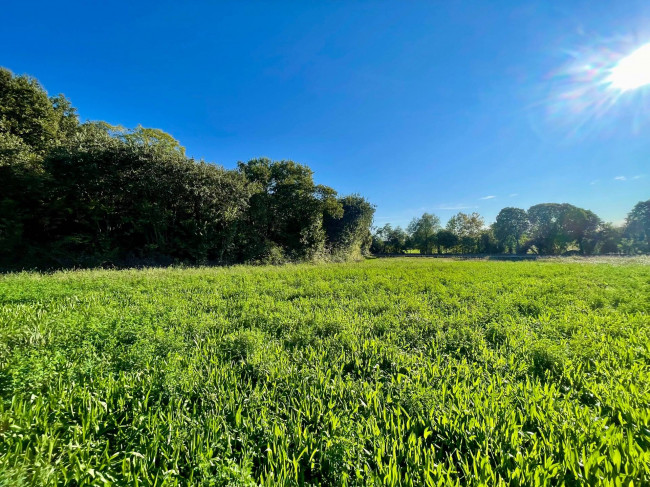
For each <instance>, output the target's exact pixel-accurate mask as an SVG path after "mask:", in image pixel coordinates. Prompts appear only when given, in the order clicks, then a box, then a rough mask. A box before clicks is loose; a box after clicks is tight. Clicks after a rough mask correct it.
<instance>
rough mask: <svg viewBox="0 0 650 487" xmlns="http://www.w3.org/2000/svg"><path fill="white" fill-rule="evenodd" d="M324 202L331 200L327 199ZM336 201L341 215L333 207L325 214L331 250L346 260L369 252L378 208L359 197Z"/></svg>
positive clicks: (328, 208) (327, 209) (329, 207)
mask: <svg viewBox="0 0 650 487" xmlns="http://www.w3.org/2000/svg"><path fill="white" fill-rule="evenodd" d="M324 201H329V200H328V199H327V198H324ZM335 201H336V203H337V204H338V205H339V206H338V207H339V208H340V209H341V212H338V211H337V208H335V207H333V206H327V205H325V212H324V214H323V226H324V228H325V234H326V236H327V244H328V246H329V248H330V251H331V252H332V253H333V254H334V255H335V256H337V257H339V258H342V259H349V258H355V257H359V256H360V255H363V254H366V253H368V252H369V251H370V245H371V243H372V236H371V234H370V227H371V225H372V217H373V215H374V213H375V207H374V206H373V205H371V204H370V203H369V202H368V201H367V200H366V199H365V198H363V197H362V196H360V195H357V194H353V195H349V196H344V197H342V198H339V199H338V200H335ZM330 203H331V201H330ZM339 215H340V216H339Z"/></svg>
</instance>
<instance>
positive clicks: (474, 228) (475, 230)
mask: <svg viewBox="0 0 650 487" xmlns="http://www.w3.org/2000/svg"><path fill="white" fill-rule="evenodd" d="M483 226H484V221H483V217H482V216H481V215H479V214H478V213H476V212H474V213H472V214H471V215H470V214H467V213H463V212H460V213H457V214H456V215H454V216H452V217H451V218H450V219H449V221H448V222H447V230H449V231H450V232H452V233H453V234H454V235H456V236H457V237H458V239H459V244H460V247H461V250H462V251H463V252H467V253H470V252H475V251H476V250H477V247H478V238H479V236H480V235H481V231H482V229H483Z"/></svg>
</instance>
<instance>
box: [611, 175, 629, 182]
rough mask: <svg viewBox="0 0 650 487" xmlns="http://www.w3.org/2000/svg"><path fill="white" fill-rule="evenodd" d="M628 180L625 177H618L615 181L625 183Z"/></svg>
mask: <svg viewBox="0 0 650 487" xmlns="http://www.w3.org/2000/svg"><path fill="white" fill-rule="evenodd" d="M626 179H627V178H626V177H625V176H616V177H615V178H614V181H625V180H626Z"/></svg>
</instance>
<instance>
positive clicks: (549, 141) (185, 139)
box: [0, 0, 650, 225]
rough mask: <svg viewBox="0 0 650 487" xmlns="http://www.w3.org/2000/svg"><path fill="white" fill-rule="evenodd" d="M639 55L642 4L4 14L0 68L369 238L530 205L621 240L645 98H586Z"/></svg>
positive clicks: (88, 7) (9, 9)
mask: <svg viewBox="0 0 650 487" xmlns="http://www.w3.org/2000/svg"><path fill="white" fill-rule="evenodd" d="M646 42H650V2H648V1H647V0H642V1H635V0H629V1H619V2H612V1H584V2H583V1H575V2H574V1H569V0H561V1H536V2H535V1H533V2H515V1H502V2H496V1H495V2H485V1H482V0H481V1H478V0H477V1H464V2H453V1H434V0H431V1H427V2H415V1H409V2H354V1H349V2H348V1H340V2H316V1H308V2H299V1H292V2H270V1H269V2H225V3H217V2H166V1H157V2H151V3H148V2H140V1H138V2H128V3H127V2H124V3H121V2H78V3H76V2H43V3H39V2H5V3H4V4H3V7H2V29H0V54H1V57H0V65H3V66H5V67H7V68H9V69H11V70H12V71H14V72H15V73H19V74H22V73H27V74H30V75H33V76H35V77H37V78H38V79H39V80H40V81H41V82H42V83H43V85H44V86H45V87H46V89H47V90H48V91H49V93H50V94H56V93H59V92H62V93H64V94H65V95H66V96H68V97H69V98H70V99H71V100H72V102H73V104H74V105H75V106H76V107H77V108H78V109H79V114H80V116H81V118H82V120H86V119H89V120H106V121H108V122H110V123H113V124H122V125H124V126H131V127H132V126H136V125H137V124H142V125H144V126H147V127H156V128H160V129H162V130H165V131H167V132H170V133H171V134H172V135H173V136H175V137H176V138H177V139H179V140H180V142H181V143H182V144H183V145H184V146H185V147H186V148H187V152H188V154H190V155H192V156H195V157H197V158H204V159H206V160H207V161H212V162H216V163H218V164H222V165H224V166H226V167H234V165H235V164H236V162H237V161H238V160H248V159H250V158H252V157H257V156H267V157H270V158H272V159H293V160H295V161H298V162H302V163H305V164H307V165H309V166H310V167H311V168H312V169H313V170H314V171H315V179H316V181H317V182H319V183H322V184H327V185H330V186H332V187H334V188H335V189H337V190H338V191H339V192H340V193H342V194H347V193H353V192H357V193H360V194H362V195H364V196H365V197H367V198H368V199H369V200H370V201H372V202H373V203H375V204H376V205H377V213H376V220H375V221H376V224H383V223H385V222H391V223H393V224H401V225H405V224H407V223H408V221H409V220H410V219H411V218H412V217H413V216H417V215H420V214H421V213H422V212H424V211H429V212H434V213H436V214H437V215H439V216H440V217H441V219H442V220H443V222H444V221H445V220H446V219H448V218H449V217H450V216H451V215H452V214H454V213H456V212H457V211H459V209H462V211H478V212H480V213H481V214H482V215H484V216H485V218H486V221H488V222H490V221H492V220H493V219H494V218H495V216H496V214H497V213H498V211H499V209H501V208H502V207H505V206H518V207H521V208H528V207H529V206H531V205H533V204H536V203H542V202H569V203H572V204H575V205H579V206H582V207H585V208H589V209H591V210H593V211H595V212H596V213H598V214H599V215H600V216H601V217H603V218H605V219H607V220H610V221H621V220H622V219H623V218H624V216H625V214H626V213H627V211H629V209H630V208H631V207H632V206H633V205H634V204H635V203H636V202H637V201H640V200H646V199H648V198H650V89H649V87H646V88H645V89H639V90H635V91H634V92H627V93H624V94H622V95H621V96H620V97H619V98H618V99H616V100H615V103H613V104H612V105H611V106H609V105H607V104H608V103H609V102H613V101H614V100H613V97H612V95H611V93H607V92H606V91H604V90H602V89H601V88H599V87H597V86H596V85H595V84H594V83H595V82H594V79H597V78H598V76H599V72H598V69H601V70H602V68H603V66H606V65H607V63H608V62H609V63H610V64H611V62H612V60H616V59H618V57H619V56H620V55H622V54H625V53H629V52H630V51H632V50H633V49H634V48H635V47H637V46H639V45H641V44H643V43H646ZM604 106H607V107H608V108H603V107H604ZM616 178H618V179H616ZM488 197H490V198H488ZM486 198H487V199H486Z"/></svg>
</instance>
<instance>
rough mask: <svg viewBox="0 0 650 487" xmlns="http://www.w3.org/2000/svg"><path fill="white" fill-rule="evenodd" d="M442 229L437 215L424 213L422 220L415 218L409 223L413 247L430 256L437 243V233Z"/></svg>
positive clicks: (408, 230) (408, 229)
mask: <svg viewBox="0 0 650 487" xmlns="http://www.w3.org/2000/svg"><path fill="white" fill-rule="evenodd" d="M439 229H440V219H439V218H438V217H437V216H436V215H432V214H430V213H424V214H423V215H422V216H421V217H420V218H414V219H413V220H412V221H411V223H409V225H408V228H407V230H406V231H407V232H408V233H409V236H410V239H411V242H412V245H414V246H415V248H417V249H419V250H420V253H422V254H430V253H431V251H432V250H433V247H434V246H435V243H436V240H435V239H436V233H437V231H438V230H439Z"/></svg>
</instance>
